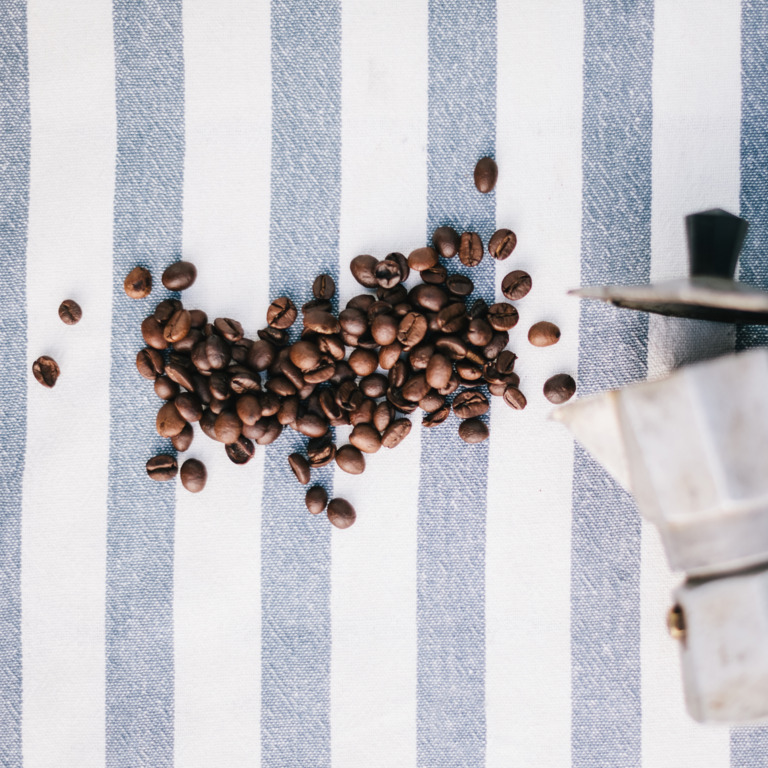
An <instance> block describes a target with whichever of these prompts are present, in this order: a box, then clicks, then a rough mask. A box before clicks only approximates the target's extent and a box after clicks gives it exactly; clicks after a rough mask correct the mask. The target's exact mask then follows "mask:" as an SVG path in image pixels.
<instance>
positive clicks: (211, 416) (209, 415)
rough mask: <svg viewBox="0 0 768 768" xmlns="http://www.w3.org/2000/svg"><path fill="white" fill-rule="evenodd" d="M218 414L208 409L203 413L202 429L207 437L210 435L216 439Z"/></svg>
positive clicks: (201, 419) (201, 418) (212, 438)
mask: <svg viewBox="0 0 768 768" xmlns="http://www.w3.org/2000/svg"><path fill="white" fill-rule="evenodd" d="M216 418H217V414H215V413H213V411H210V410H208V409H206V410H204V411H203V415H202V416H201V417H200V422H199V423H200V429H201V430H202V432H203V434H204V435H206V437H210V438H211V440H216V432H215V430H214V425H215V424H216Z"/></svg>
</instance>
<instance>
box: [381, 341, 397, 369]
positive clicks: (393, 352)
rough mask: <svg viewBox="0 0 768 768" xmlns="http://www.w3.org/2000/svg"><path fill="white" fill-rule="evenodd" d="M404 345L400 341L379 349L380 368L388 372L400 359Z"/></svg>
mask: <svg viewBox="0 0 768 768" xmlns="http://www.w3.org/2000/svg"><path fill="white" fill-rule="evenodd" d="M402 351H403V345H402V344H401V343H400V342H399V341H393V342H392V343H391V344H386V345H385V346H383V347H381V348H380V349H379V366H380V367H381V368H383V369H384V370H385V371H388V370H389V369H390V368H392V366H393V365H394V364H395V363H396V362H397V361H398V360H399V359H400V355H401V354H402Z"/></svg>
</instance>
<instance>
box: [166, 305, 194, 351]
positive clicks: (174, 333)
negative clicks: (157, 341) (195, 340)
mask: <svg viewBox="0 0 768 768" xmlns="http://www.w3.org/2000/svg"><path fill="white" fill-rule="evenodd" d="M191 327H192V325H191V320H190V317H189V312H188V311H187V310H186V309H179V310H177V311H176V312H174V313H173V314H172V315H171V317H170V319H169V320H168V322H167V323H166V324H165V325H164V326H163V338H164V339H165V340H166V341H167V342H168V343H169V344H175V343H176V342H177V341H181V340H182V339H183V338H184V337H185V336H186V335H187V334H188V333H189V329H190V328H191Z"/></svg>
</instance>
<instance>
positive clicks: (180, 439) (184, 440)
mask: <svg viewBox="0 0 768 768" xmlns="http://www.w3.org/2000/svg"><path fill="white" fill-rule="evenodd" d="M194 437H195V430H194V429H192V425H191V424H185V425H184V429H182V430H181V432H179V434H178V435H174V436H173V437H172V438H171V443H172V445H173V447H174V448H175V449H176V450H177V451H179V452H180V453H184V451H188V450H189V447H190V446H191V445H192V440H194Z"/></svg>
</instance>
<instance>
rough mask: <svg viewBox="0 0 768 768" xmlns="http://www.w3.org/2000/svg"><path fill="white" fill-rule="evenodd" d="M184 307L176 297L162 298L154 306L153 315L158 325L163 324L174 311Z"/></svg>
mask: <svg viewBox="0 0 768 768" xmlns="http://www.w3.org/2000/svg"><path fill="white" fill-rule="evenodd" d="M180 309H184V305H183V304H182V303H181V302H180V301H179V300H178V299H163V300H162V301H161V302H159V303H158V305H157V306H156V307H155V311H154V313H153V314H154V317H155V320H157V322H158V323H160V325H165V324H166V323H167V322H168V321H169V320H170V319H171V316H172V315H173V314H174V312H178V311H179V310H180Z"/></svg>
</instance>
